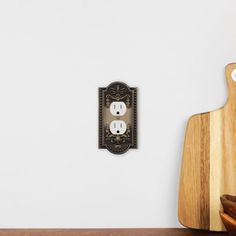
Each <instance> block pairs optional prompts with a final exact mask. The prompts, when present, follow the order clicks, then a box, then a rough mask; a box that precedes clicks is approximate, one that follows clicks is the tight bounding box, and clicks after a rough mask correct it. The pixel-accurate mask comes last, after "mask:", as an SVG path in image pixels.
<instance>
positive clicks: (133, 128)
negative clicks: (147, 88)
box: [99, 82, 137, 154]
mask: <svg viewBox="0 0 236 236" xmlns="http://www.w3.org/2000/svg"><path fill="white" fill-rule="evenodd" d="M99 148H107V149H108V150H109V151H110V152H112V153H113V154H122V153H125V152H126V151H127V150H129V149H130V148H137V88H133V87H128V86H127V85H126V84H125V83H123V82H113V83H111V84H110V85H108V86H107V87H102V88H99Z"/></svg>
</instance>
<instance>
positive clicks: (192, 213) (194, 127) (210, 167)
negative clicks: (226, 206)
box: [179, 64, 236, 231]
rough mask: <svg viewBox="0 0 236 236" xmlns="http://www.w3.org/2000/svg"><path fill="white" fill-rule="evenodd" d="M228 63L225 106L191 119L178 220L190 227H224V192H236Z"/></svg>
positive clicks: (235, 123)
mask: <svg viewBox="0 0 236 236" xmlns="http://www.w3.org/2000/svg"><path fill="white" fill-rule="evenodd" d="M233 69H236V64H229V65H227V66H226V70H225V71H226V81H227V85H228V90H229V96H228V100H227V102H226V104H225V106H224V107H222V108H220V109H218V110H216V111H212V112H207V113H202V114H197V115H194V116H192V117H191V118H190V119H189V122H188V125H187V129H186V136H185V143H184V150H183V161H182V170H181V176H180V188H179V221H180V222H181V223H182V224H183V225H185V226H187V227H190V228H195V229H206V230H213V231H224V230H225V228H224V226H223V224H222V222H221V219H220V216H219V210H220V209H221V204H220V196H221V195H222V194H230V195H236V82H234V81H233V80H232V78H231V72H232V70H233Z"/></svg>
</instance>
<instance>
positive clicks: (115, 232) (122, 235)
mask: <svg viewBox="0 0 236 236" xmlns="http://www.w3.org/2000/svg"><path fill="white" fill-rule="evenodd" d="M198 235H199V236H202V235H205V236H216V235H217V236H226V235H228V234H227V233H217V232H208V231H201V230H190V229H180V228H179V229H176V228H168V229H166V228H157V229H137V228H135V229H0V236H198Z"/></svg>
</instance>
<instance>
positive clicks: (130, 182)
mask: <svg viewBox="0 0 236 236" xmlns="http://www.w3.org/2000/svg"><path fill="white" fill-rule="evenodd" d="M235 8H236V1H234V0H208V1H206V0H198V1H194V0H178V1H175V0H162V1H160V0H159V1H154V0H153V1H147V0H143V1H137V0H130V1H127V0H119V1H114V0H106V1H105V0H100V1H96V0H89V1H88V0H87V1H86V0H84V1H76V0H65V1H61V0H60V1H58V0H49V1H48V0H40V1H36V0H35V1H30V0H28V1H26V0H23V1H16V0H12V1H1V2H0V227H54V228H56V227H176V226H179V224H178V220H177V192H178V174H179V168H180V162H181V153H182V144H183V137H184V129H185V125H186V121H187V118H188V117H189V116H190V115H192V114H194V113H199V112H203V111H208V110H212V109H215V108H217V107H219V106H221V105H223V104H224V102H225V99H226V96H227V92H226V85H225V80H224V73H223V69H224V66H225V65H226V64H227V63H230V62H234V61H236V14H235ZM115 80H121V81H124V82H126V83H127V84H128V85H130V86H137V87H138V88H139V95H138V102H139V104H138V113H139V116H138V118H139V128H138V135H139V136H138V144H139V148H138V149H137V150H130V151H129V152H128V153H126V154H125V155H122V156H114V155H112V154H111V153H109V152H108V151H106V150H99V149H98V147H97V143H98V140H97V136H98V134H97V129H98V123H97V120H98V119H97V103H98V101H97V99H98V97H97V95H98V94H97V90H98V87H100V86H107V85H108V84H109V83H110V82H112V81H115Z"/></svg>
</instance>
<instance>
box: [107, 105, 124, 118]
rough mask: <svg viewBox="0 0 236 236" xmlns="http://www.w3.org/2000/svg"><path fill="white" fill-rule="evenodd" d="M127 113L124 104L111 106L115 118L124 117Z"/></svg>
mask: <svg viewBox="0 0 236 236" xmlns="http://www.w3.org/2000/svg"><path fill="white" fill-rule="evenodd" d="M126 111H127V107H126V105H125V103H124V102H112V103H111V105H110V112H111V114H112V115H113V116H123V115H124V114H125V113H126Z"/></svg>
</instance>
